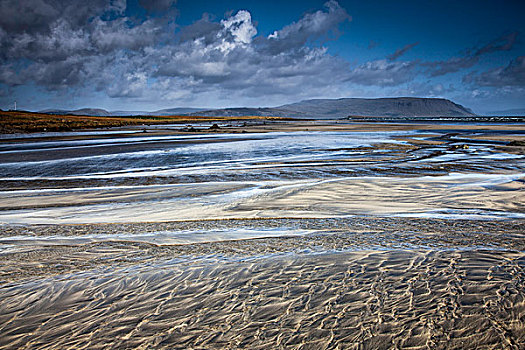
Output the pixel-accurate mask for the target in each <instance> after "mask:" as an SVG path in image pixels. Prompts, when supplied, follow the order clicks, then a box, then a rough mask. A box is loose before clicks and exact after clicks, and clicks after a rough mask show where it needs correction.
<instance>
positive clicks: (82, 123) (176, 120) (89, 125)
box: [0, 110, 525, 134]
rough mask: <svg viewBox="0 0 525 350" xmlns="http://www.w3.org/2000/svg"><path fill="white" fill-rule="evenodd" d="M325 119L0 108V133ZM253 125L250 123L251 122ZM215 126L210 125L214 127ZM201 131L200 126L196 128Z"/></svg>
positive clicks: (478, 119) (446, 119)
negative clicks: (126, 114)
mask: <svg viewBox="0 0 525 350" xmlns="http://www.w3.org/2000/svg"><path fill="white" fill-rule="evenodd" d="M339 120H341V121H342V122H355V123H369V124H374V123H391V124H396V123H397V124H411V123H414V124H417V123H429V122H431V123H432V122H435V123H437V122H442V123H450V122H452V123H462V122H464V123H504V124H514V123H525V116H471V117H450V116H443V117H440V116H437V117H389V116H382V117H380V116H377V117H370V116H359V115H350V116H348V117H346V118H342V119H339ZM249 121H264V122H266V121H268V122H304V123H308V122H314V123H315V122H316V121H317V122H320V123H323V122H326V121H327V120H322V119H321V120H315V119H304V118H301V119H298V118H292V117H277V116H256V115H254V116H196V115H170V116H150V115H138V116H105V117H102V116H89V115H71V114H48V113H40V112H28V111H12V110H10V111H0V134H13V133H33V132H61V131H74V130H86V129H105V128H115V127H127V126H151V125H167V124H181V125H184V124H188V123H217V122H249ZM251 126H253V125H251ZM218 129H219V128H214V129H211V130H212V131H218ZM181 131H186V132H192V131H197V130H193V129H186V130H181ZM198 131H202V130H198Z"/></svg>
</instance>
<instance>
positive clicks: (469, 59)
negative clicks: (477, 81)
mask: <svg viewBox="0 0 525 350" xmlns="http://www.w3.org/2000/svg"><path fill="white" fill-rule="evenodd" d="M517 37H518V33H517V32H512V33H510V34H506V35H503V36H501V37H499V38H496V39H495V40H493V41H491V42H490V43H488V44H486V45H484V46H482V47H480V48H474V49H470V50H468V51H467V53H466V54H465V55H463V56H460V57H452V58H450V59H448V60H446V61H436V62H427V63H425V65H426V66H427V67H429V73H430V75H431V76H432V77H437V76H441V75H445V74H449V73H455V72H458V71H460V70H463V69H466V68H470V67H473V66H474V65H475V64H476V63H478V62H479V59H480V57H481V56H482V55H485V54H489V53H493V52H497V51H509V50H511V49H512V48H513V46H514V43H515V42H516V38H517Z"/></svg>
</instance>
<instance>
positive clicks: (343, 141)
mask: <svg viewBox="0 0 525 350" xmlns="http://www.w3.org/2000/svg"><path fill="white" fill-rule="evenodd" d="M227 125H229V124H226V123H225V124H224V125H221V126H220V129H218V130H210V129H209V125H203V124H201V125H197V124H195V125H193V126H194V128H195V129H196V131H195V132H188V131H182V130H181V128H182V126H180V125H179V126H151V127H147V130H146V132H144V131H143V130H142V128H141V127H139V128H121V129H112V130H108V131H100V132H99V131H97V132H89V131H82V132H72V133H69V134H58V135H57V134H38V135H16V137H14V138H4V139H2V140H0V171H1V175H0V188H1V191H0V222H1V223H2V224H1V225H0V232H1V234H0V349H15V348H24V349H56V348H75V349H76V348H89V349H98V348H100V349H105V348H143V349H223V348H229V349H235V348H250V349H271V348H286V349H353V348H355V349H389V348H407V349H428V348H432V349H433V348H436V349H445V348H446V349H463V348H482V349H500V348H507V349H520V348H523V347H525V292H524V291H525V243H524V242H525V232H524V230H523V227H525V218H523V217H524V216H525V202H524V200H525V198H524V196H523V195H522V193H523V190H524V188H525V187H524V186H525V181H524V180H525V178H524V174H525V163H524V158H523V156H524V155H525V149H524V146H523V145H522V144H521V142H522V141H523V140H524V139H525V134H524V132H523V127H522V125H517V124H498V125H496V124H493V125H487V124H483V125H481V124H480V125H476V124H462V125H459V124H454V125H437V124H418V125H411V124H378V123H369V124H362V123H348V122H340V121H337V122H336V121H323V122H316V123H314V122H310V121H301V122H272V123H268V122H264V121H252V122H249V123H247V124H246V125H244V124H242V125H240V124H232V125H231V126H227Z"/></svg>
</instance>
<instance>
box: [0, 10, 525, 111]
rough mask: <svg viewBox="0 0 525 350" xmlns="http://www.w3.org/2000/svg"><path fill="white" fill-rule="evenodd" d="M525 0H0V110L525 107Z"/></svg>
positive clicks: (475, 109)
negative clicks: (350, 104)
mask: <svg viewBox="0 0 525 350" xmlns="http://www.w3.org/2000/svg"><path fill="white" fill-rule="evenodd" d="M524 10H525V3H524V2H523V1H421V0H420V1H344V0H340V1H335V0H330V1H328V2H327V1H311V0H304V1H264V2H261V1H199V0H192V1H185V0H179V1H173V0H155V1H145V0H130V1H124V0H113V1H105V0H94V1H90V2H84V1H75V0H73V1H61V0H21V1H20V0H0V45H1V46H2V47H1V51H0V52H1V53H0V60H1V61H2V64H1V66H0V108H3V109H9V108H12V106H13V103H14V101H17V104H18V106H19V108H23V109H27V110H42V109H46V108H64V109H74V108H82V107H97V108H105V109H108V110H156V109H161V108H170V107H191V106H194V107H210V108H213V107H233V106H276V105H280V104H284V103H289V102H296V101H299V100H302V99H308V98H340V97H368V98H373V97H387V96H388V97H390V96H419V97H444V98H449V99H451V100H453V101H454V102H457V103H460V104H463V105H465V106H467V107H470V108H472V109H473V110H474V111H475V112H478V113H487V112H489V111H495V110H505V109H511V108H525V98H524V97H525V41H524V37H523V36H524V35H525V24H524V23H525V21H523V19H522V18H521V17H522V15H523V13H525V11H524Z"/></svg>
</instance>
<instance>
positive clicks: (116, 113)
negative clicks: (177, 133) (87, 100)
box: [38, 107, 205, 117]
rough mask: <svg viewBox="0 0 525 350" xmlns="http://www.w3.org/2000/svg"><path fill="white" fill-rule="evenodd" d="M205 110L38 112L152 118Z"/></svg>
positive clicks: (91, 109)
mask: <svg viewBox="0 0 525 350" xmlns="http://www.w3.org/2000/svg"><path fill="white" fill-rule="evenodd" d="M203 110H205V108H185V107H180V108H168V109H160V110H158V111H153V112H148V111H106V110H105V109H101V108H81V109H75V110H66V109H44V110H42V111H38V112H39V113H47V114H71V115H90V116H94V117H123V116H136V115H151V116H155V115H158V116H166V115H184V114H190V113H196V112H198V111H203Z"/></svg>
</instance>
